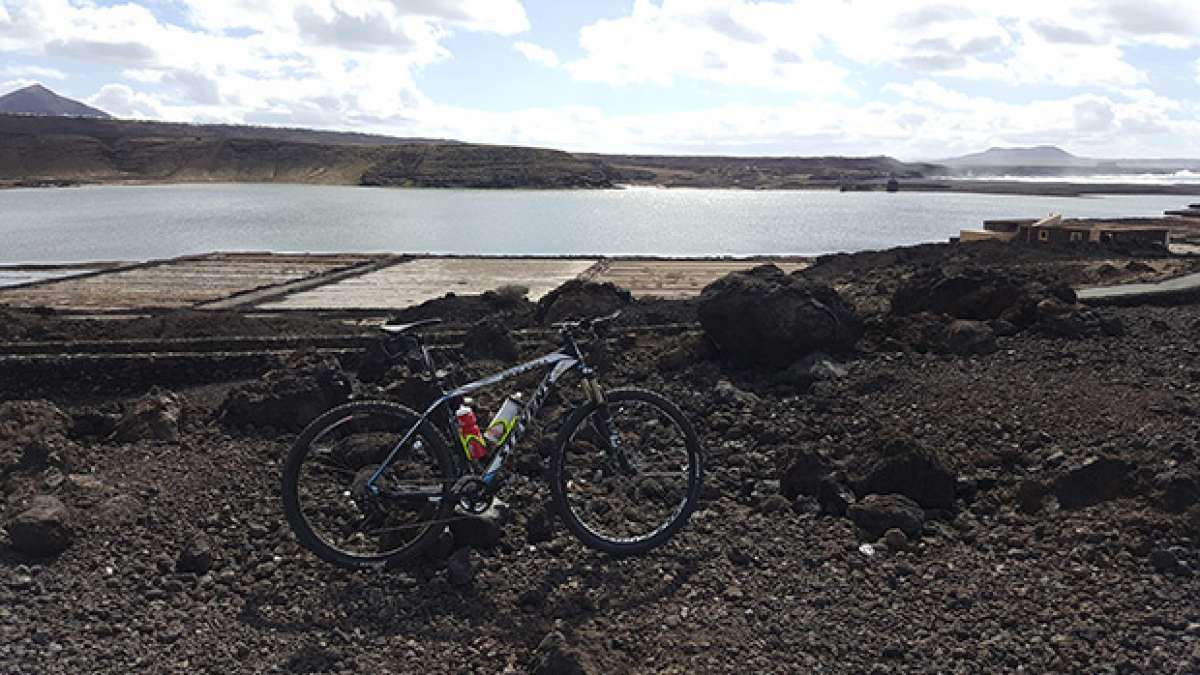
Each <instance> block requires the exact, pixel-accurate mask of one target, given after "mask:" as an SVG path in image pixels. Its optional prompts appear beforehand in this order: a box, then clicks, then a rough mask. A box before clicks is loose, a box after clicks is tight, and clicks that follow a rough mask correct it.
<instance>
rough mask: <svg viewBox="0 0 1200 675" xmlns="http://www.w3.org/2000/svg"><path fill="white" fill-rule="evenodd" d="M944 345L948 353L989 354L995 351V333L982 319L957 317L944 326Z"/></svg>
mask: <svg viewBox="0 0 1200 675" xmlns="http://www.w3.org/2000/svg"><path fill="white" fill-rule="evenodd" d="M944 346H945V351H946V352H947V353H950V354H961V355H969V354H991V353H992V352H994V351H996V333H995V332H994V331H993V330H992V327H991V326H989V325H988V324H987V323H985V322H983V321H972V320H970V319H957V320H955V321H952V322H950V325H949V326H947V327H946V338H945V343H944Z"/></svg>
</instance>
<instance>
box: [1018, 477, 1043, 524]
mask: <svg viewBox="0 0 1200 675" xmlns="http://www.w3.org/2000/svg"><path fill="white" fill-rule="evenodd" d="M1045 496H1046V486H1045V485H1043V484H1042V483H1041V481H1037V480H1034V479H1032V478H1026V479H1024V480H1022V481H1021V482H1020V483H1018V484H1017V489H1016V491H1015V492H1014V493H1013V498H1014V499H1015V500H1016V503H1017V510H1018V511H1020V512H1021V513H1025V514H1030V515H1032V514H1034V513H1037V512H1038V511H1041V510H1042V500H1043V499H1044V498H1045Z"/></svg>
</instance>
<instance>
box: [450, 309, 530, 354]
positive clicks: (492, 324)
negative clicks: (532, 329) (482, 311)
mask: <svg viewBox="0 0 1200 675" xmlns="http://www.w3.org/2000/svg"><path fill="white" fill-rule="evenodd" d="M463 354H464V355H466V357H467V358H470V359H499V360H501V361H516V360H517V356H518V355H519V354H520V351H519V350H518V349H517V341H516V340H514V339H513V336H512V333H511V332H509V330H508V326H506V325H505V324H504V322H503V321H500V320H499V319H497V318H495V317H490V316H489V317H485V318H483V319H480V320H479V321H477V322H475V324H474V325H472V326H471V327H470V328H469V329H467V333H466V335H465V336H464V337H463Z"/></svg>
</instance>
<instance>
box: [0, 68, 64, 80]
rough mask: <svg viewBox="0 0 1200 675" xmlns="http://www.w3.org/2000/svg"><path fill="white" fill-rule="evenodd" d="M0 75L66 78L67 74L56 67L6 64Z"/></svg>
mask: <svg viewBox="0 0 1200 675" xmlns="http://www.w3.org/2000/svg"><path fill="white" fill-rule="evenodd" d="M0 77H21V78H29V79H34V80H65V79H67V74H66V73H64V72H63V71H61V70H57V69H55V68H44V67H42V66H5V67H3V68H0Z"/></svg>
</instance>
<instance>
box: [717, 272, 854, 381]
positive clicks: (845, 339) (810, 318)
mask: <svg viewBox="0 0 1200 675" xmlns="http://www.w3.org/2000/svg"><path fill="white" fill-rule="evenodd" d="M699 317H700V324H701V325H702V326H703V327H704V331H705V333H706V334H707V335H708V336H709V338H711V339H712V341H713V343H714V344H715V345H716V347H717V349H718V352H719V353H720V354H721V356H722V357H724V358H726V359H728V360H730V361H733V362H735V363H745V364H751V363H756V364H763V365H775V366H787V365H789V364H791V363H793V362H794V361H796V360H798V359H800V358H801V357H803V356H805V355H806V354H810V353H812V352H816V351H824V352H830V353H841V352H848V351H852V350H853V349H854V348H855V346H856V345H857V344H858V341H859V339H860V338H861V337H862V335H863V322H862V319H860V318H859V317H858V315H857V314H856V313H855V311H854V308H853V307H852V306H851V305H850V304H849V303H848V302H846V301H845V300H844V299H842V297H841V296H840V295H838V293H837V291H835V290H833V289H832V288H830V287H829V286H826V285H823V284H818V283H815V282H813V281H809V280H807V279H805V278H804V277H802V276H800V275H798V274H791V275H788V274H784V272H783V271H782V270H780V269H779V268H778V267H776V266H774V265H760V266H758V267H755V268H754V269H751V270H748V271H745V272H733V273H730V274H727V275H725V276H724V277H721V278H720V279H718V280H716V281H714V282H713V283H711V284H709V285H708V286H706V287H705V288H704V290H703V292H702V293H701V295H700V300H699Z"/></svg>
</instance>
